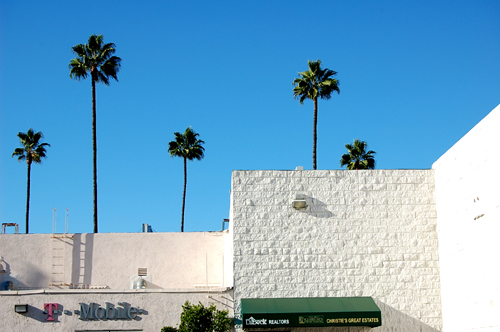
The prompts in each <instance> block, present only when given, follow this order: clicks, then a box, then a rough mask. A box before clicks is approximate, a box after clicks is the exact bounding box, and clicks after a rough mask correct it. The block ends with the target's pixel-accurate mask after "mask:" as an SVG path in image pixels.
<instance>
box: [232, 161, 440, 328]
mask: <svg viewBox="0 0 500 332" xmlns="http://www.w3.org/2000/svg"><path fill="white" fill-rule="evenodd" d="M297 193H301V194H305V195H306V197H307V202H308V205H309V207H308V208H307V209H306V210H304V211H299V210H294V209H293V208H292V207H291V202H292V200H293V199H294V198H295V195H296V194H297ZM232 199H233V210H232V222H233V231H234V282H235V286H234V287H235V290H234V295H235V317H237V318H241V317H240V306H241V299H242V298H279V297H349V296H372V297H373V298H374V300H375V301H376V303H377V304H378V305H379V307H380V308H381V310H382V327H379V328H376V329H374V330H376V331H439V330H441V328H442V319H441V298H440V280H439V258H438V241H437V232H436V206H435V197H434V171H433V170H375V171H340V170H336V171H234V172H233V177H232ZM346 330H347V329H346ZM355 330H363V329H359V328H358V329H355V328H353V327H350V328H349V331H355ZM365 330H370V329H369V328H365ZM322 331H326V330H322ZM332 331H341V329H332Z"/></svg>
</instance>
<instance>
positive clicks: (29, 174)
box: [26, 157, 31, 234]
mask: <svg viewBox="0 0 500 332" xmlns="http://www.w3.org/2000/svg"><path fill="white" fill-rule="evenodd" d="M27 163H28V193H27V194H26V234H28V232H29V219H30V186H31V160H29V157H28V158H27Z"/></svg>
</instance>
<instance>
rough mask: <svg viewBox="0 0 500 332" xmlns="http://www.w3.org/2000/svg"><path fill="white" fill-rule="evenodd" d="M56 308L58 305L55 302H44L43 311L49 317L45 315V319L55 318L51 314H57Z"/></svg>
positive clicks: (51, 319) (52, 319)
mask: <svg viewBox="0 0 500 332" xmlns="http://www.w3.org/2000/svg"><path fill="white" fill-rule="evenodd" d="M57 308H59V305H58V304H57V303H44V304H43V311H44V312H47V315H49V317H47V321H49V322H50V321H54V320H55V318H54V316H53V315H57V314H58V313H59V311H58V310H57Z"/></svg>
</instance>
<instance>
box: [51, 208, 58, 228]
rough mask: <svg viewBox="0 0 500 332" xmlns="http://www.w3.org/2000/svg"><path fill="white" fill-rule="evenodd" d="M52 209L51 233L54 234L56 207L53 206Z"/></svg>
mask: <svg viewBox="0 0 500 332" xmlns="http://www.w3.org/2000/svg"><path fill="white" fill-rule="evenodd" d="M53 209H54V210H53V211H52V234H55V233H56V232H57V210H56V208H53Z"/></svg>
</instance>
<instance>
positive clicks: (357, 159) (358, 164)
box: [340, 139, 376, 170]
mask: <svg viewBox="0 0 500 332" xmlns="http://www.w3.org/2000/svg"><path fill="white" fill-rule="evenodd" d="M345 147H346V148H347V151H348V152H349V153H345V154H343V155H342V158H341V159H340V167H344V166H347V169H351V170H352V169H375V158H374V157H373V155H374V154H376V152H375V151H372V150H369V151H366V149H367V148H368V143H367V142H365V141H360V140H359V139H355V140H354V144H352V145H351V144H346V145H345Z"/></svg>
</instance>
